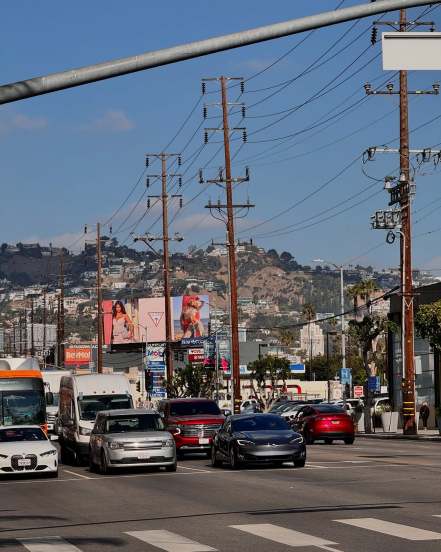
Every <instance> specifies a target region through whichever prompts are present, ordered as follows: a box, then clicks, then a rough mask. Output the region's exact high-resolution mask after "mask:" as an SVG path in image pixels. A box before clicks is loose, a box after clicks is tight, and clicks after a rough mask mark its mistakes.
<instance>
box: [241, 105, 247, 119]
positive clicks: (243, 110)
mask: <svg viewBox="0 0 441 552" xmlns="http://www.w3.org/2000/svg"><path fill="white" fill-rule="evenodd" d="M245 115H246V109H245V106H244V105H242V119H245Z"/></svg>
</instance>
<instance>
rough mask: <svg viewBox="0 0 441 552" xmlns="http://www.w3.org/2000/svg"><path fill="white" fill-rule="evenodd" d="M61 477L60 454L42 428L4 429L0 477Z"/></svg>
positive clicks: (1, 429) (1, 432)
mask: <svg viewBox="0 0 441 552" xmlns="http://www.w3.org/2000/svg"><path fill="white" fill-rule="evenodd" d="M32 472H34V473H42V474H47V475H48V476H49V477H58V451H57V449H56V448H55V447H54V445H53V444H52V443H51V441H50V440H49V439H48V438H47V436H46V434H45V433H44V431H43V430H42V429H41V428H40V426H37V425H35V426H34V425H32V426H7V427H4V426H3V427H0V475H6V474H11V473H13V474H26V473H27V474H29V473H32Z"/></svg>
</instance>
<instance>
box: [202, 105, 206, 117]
mask: <svg viewBox="0 0 441 552" xmlns="http://www.w3.org/2000/svg"><path fill="white" fill-rule="evenodd" d="M202 116H203V117H204V119H206V118H207V108H206V106H205V105H204V108H203V109H202Z"/></svg>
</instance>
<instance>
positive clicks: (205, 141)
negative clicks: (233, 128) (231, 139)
mask: <svg viewBox="0 0 441 552" xmlns="http://www.w3.org/2000/svg"><path fill="white" fill-rule="evenodd" d="M204 143H205V144H208V132H207V131H205V132H204Z"/></svg>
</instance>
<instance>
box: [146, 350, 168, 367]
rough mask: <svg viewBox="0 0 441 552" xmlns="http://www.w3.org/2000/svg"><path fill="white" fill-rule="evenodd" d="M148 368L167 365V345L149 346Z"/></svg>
mask: <svg viewBox="0 0 441 552" xmlns="http://www.w3.org/2000/svg"><path fill="white" fill-rule="evenodd" d="M146 357H147V358H146V360H147V366H148V367H151V366H155V365H157V364H164V365H165V345H164V344H160V345H148V346H147V355H146Z"/></svg>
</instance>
